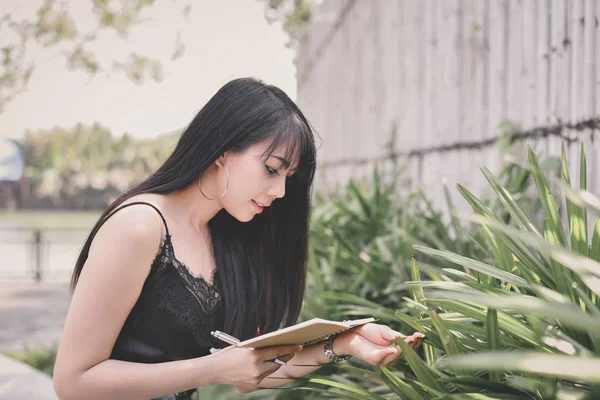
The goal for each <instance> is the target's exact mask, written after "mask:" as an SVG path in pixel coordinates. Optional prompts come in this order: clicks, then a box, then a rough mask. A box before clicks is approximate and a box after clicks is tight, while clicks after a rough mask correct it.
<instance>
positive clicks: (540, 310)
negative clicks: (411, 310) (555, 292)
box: [427, 290, 600, 333]
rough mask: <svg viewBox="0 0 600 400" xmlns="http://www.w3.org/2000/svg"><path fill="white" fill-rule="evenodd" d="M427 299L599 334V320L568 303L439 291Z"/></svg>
mask: <svg viewBox="0 0 600 400" xmlns="http://www.w3.org/2000/svg"><path fill="white" fill-rule="evenodd" d="M427 296H428V298H429V299H432V300H435V299H446V300H454V301H461V302H464V303H468V304H479V305H481V306H485V307H491V308H495V309H499V310H504V311H506V310H513V311H517V312H521V313H527V314H528V315H531V316H538V317H545V318H551V319H557V320H559V321H560V322H561V323H564V324H566V325H567V326H571V327H574V328H578V329H581V330H584V331H586V330H590V331H592V332H598V333H600V320H598V319H596V318H594V317H593V316H591V315H590V314H587V313H585V312H583V311H582V310H581V308H579V307H577V306H575V305H573V304H570V303H554V302H553V303H551V302H548V301H544V300H541V299H538V298H537V297H533V296H525V295H518V294H515V295H507V296H495V295H488V294H483V293H481V294H474V293H457V292H445V291H440V290H435V291H429V292H428V293H427Z"/></svg>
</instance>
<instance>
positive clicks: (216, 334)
mask: <svg viewBox="0 0 600 400" xmlns="http://www.w3.org/2000/svg"><path fill="white" fill-rule="evenodd" d="M210 334H211V335H213V336H214V337H216V338H217V339H219V340H221V341H223V342H225V343H228V344H231V345H234V346H235V345H237V344H238V343H239V342H240V340H239V339H236V338H234V337H233V336H231V335H228V334H226V333H225V332H221V331H211V332H210ZM273 362H274V363H277V364H279V365H287V363H286V362H284V361H281V360H280V359H278V358H275V359H274V360H273Z"/></svg>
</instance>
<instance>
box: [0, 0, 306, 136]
mask: <svg viewBox="0 0 600 400" xmlns="http://www.w3.org/2000/svg"><path fill="white" fill-rule="evenodd" d="M41 3H42V0H26V1H24V0H2V1H1V2H0V13H2V15H4V14H5V13H6V10H15V9H16V10H17V12H18V13H23V14H24V15H27V14H28V15H33V13H34V12H35V11H36V10H37V8H38V6H39V5H40V4H41ZM189 3H192V4H193V7H192V12H191V14H190V21H189V22H186V21H185V20H184V18H183V17H182V15H181V10H182V8H183V7H184V6H185V5H186V4H189ZM70 4H71V6H70V7H71V9H72V14H73V15H74V16H76V17H77V20H76V23H77V24H78V26H79V24H81V25H82V26H85V22H86V21H90V18H91V12H90V11H89V10H90V9H91V5H90V4H91V1H90V0H77V1H74V0H72V1H71V2H70ZM73 4H76V7H81V8H76V7H75V6H73ZM263 10H264V2H263V1H257V0H194V1H191V0H188V1H185V0H158V1H157V4H156V5H155V6H154V7H153V8H152V10H151V12H148V13H146V14H145V17H147V18H148V19H150V20H149V21H148V22H144V23H143V24H142V25H140V26H137V27H135V28H134V29H133V30H132V33H131V35H130V37H129V39H128V40H127V42H123V41H121V40H119V39H118V38H116V35H104V36H103V37H101V39H100V40H98V41H97V42H96V43H95V44H94V47H93V49H94V50H95V52H96V54H97V55H98V57H99V58H100V59H101V61H103V62H105V63H106V64H107V65H111V64H112V61H113V59H115V58H116V59H120V60H122V59H124V57H125V56H126V55H127V54H128V51H135V52H138V53H141V54H144V55H149V56H153V57H156V58H159V59H161V60H164V63H163V67H164V70H165V77H164V79H163V81H162V82H161V83H155V82H154V81H152V80H147V81H146V82H145V83H144V84H143V86H139V85H136V84H135V83H133V82H132V81H130V80H128V78H126V77H125V75H124V74H122V73H121V74H119V73H115V72H111V73H110V74H102V73H101V74H98V75H96V76H94V77H92V78H90V77H89V75H87V74H86V73H84V72H73V71H69V70H67V69H66V66H65V63H64V61H63V59H61V58H59V57H56V56H53V54H55V52H53V53H48V52H47V51H42V50H40V51H32V52H31V54H32V55H33V57H35V60H36V64H37V67H36V70H35V71H34V74H33V76H32V78H31V81H30V83H29V86H28V90H27V91H26V92H25V93H23V94H21V95H19V97H17V98H16V99H15V100H13V101H12V102H10V103H9V104H8V105H7V107H6V108H5V111H4V112H3V113H2V114H0V135H1V136H4V137H6V138H19V137H22V135H23V133H24V132H25V131H26V130H37V129H47V128H52V127H55V126H63V127H72V126H74V125H75V124H76V123H78V122H82V123H84V124H87V125H89V124H92V123H94V122H99V123H101V124H103V125H104V126H107V127H108V128H109V129H110V130H111V131H112V133H113V135H116V136H120V135H121V134H122V133H124V132H129V133H131V134H132V135H134V136H137V137H154V136H156V135H157V134H160V133H163V132H167V131H171V130H173V129H178V128H182V127H184V126H185V125H187V124H188V123H189V122H190V121H191V119H192V118H193V116H194V115H195V113H196V112H197V111H198V110H199V109H200V108H202V106H203V105H204V104H205V103H206V101H208V99H209V98H210V97H211V96H212V95H213V94H214V93H215V92H216V91H217V90H218V88H219V87H221V86H222V85H223V84H224V83H225V82H227V81H228V80H230V79H233V78H236V77H242V76H254V77H257V78H260V79H263V80H264V81H266V82H267V83H270V84H274V85H276V86H278V87H280V88H281V89H282V90H283V91H285V92H286V93H287V94H288V95H289V96H290V97H291V98H292V99H295V97H296V77H295V71H296V70H295V67H294V65H293V57H294V53H293V51H292V50H291V49H289V48H287V47H285V43H286V40H287V36H286V34H285V33H284V32H283V30H282V29H281V26H280V25H276V24H273V25H270V24H269V23H268V22H267V21H266V20H265V18H264V15H263ZM178 30H179V31H181V34H182V38H183V41H184V43H185V45H186V52H185V55H184V56H183V57H182V58H180V59H179V60H177V61H174V62H170V61H169V57H170V55H171V53H172V51H173V49H174V47H175V46H174V43H175V37H176V34H177V31H178ZM5 39H6V38H5ZM5 39H2V41H4V40H5ZM2 45H4V43H3V42H2V43H0V47H1V46H2Z"/></svg>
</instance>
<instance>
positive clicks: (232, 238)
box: [71, 78, 316, 339]
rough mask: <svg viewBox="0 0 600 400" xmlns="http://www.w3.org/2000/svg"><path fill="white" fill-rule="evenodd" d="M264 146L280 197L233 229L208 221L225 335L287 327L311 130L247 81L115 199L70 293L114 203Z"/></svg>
mask: <svg viewBox="0 0 600 400" xmlns="http://www.w3.org/2000/svg"><path fill="white" fill-rule="evenodd" d="M263 140H270V146H269V147H268V150H267V152H266V154H265V155H264V156H265V159H266V158H267V157H268V156H269V155H270V154H271V152H273V151H274V150H275V149H282V148H283V149H285V152H284V156H285V158H286V159H288V160H289V161H290V162H291V163H292V165H296V164H297V166H298V167H297V171H296V173H295V174H294V175H293V176H291V177H289V178H287V179H286V187H285V189H286V195H285V196H284V197H283V198H281V199H278V200H277V201H275V202H273V204H272V205H271V207H268V208H266V209H265V210H264V211H263V213H262V214H259V215H256V216H255V217H254V219H253V220H252V221H250V222H247V223H241V222H239V221H238V220H237V219H235V218H234V217H232V216H231V215H230V214H229V213H228V212H227V211H226V210H224V209H223V210H221V211H219V212H218V213H217V215H216V216H215V217H214V218H212V219H211V220H210V221H209V224H208V227H209V230H210V237H211V239H212V246H213V254H214V257H215V263H216V268H217V271H218V274H217V276H218V277H219V278H218V279H220V282H219V283H220V285H221V290H222V299H223V311H224V316H225V318H224V327H223V329H224V330H225V331H226V332H231V333H232V334H233V335H235V336H237V337H240V338H243V339H246V338H250V337H253V336H255V335H256V332H257V329H260V332H261V333H266V332H271V331H273V330H276V329H279V328H280V327H281V326H289V325H292V324H294V323H295V321H296V320H297V318H298V315H299V313H300V308H301V306H302V301H303V297H304V289H305V283H306V265H307V259H308V229H309V226H308V225H309V207H310V197H311V187H312V181H313V177H314V172H315V168H316V148H315V141H314V136H313V130H312V129H311V127H310V124H309V122H308V121H307V120H306V118H305V117H304V115H303V114H302V112H301V111H300V109H299V108H298V107H297V106H296V104H295V103H294V102H293V101H292V100H291V99H290V98H289V97H288V96H287V95H286V94H285V93H284V92H283V91H281V90H280V89H278V88H277V87H275V86H271V85H267V84H265V83H263V82H261V81H259V80H256V79H253V78H240V79H235V80H232V81H230V82H228V83H226V84H225V85H224V86H223V87H222V88H221V89H219V91H218V92H217V93H216V94H215V95H214V96H213V97H212V98H211V99H210V100H209V101H208V103H207V104H206V105H205V106H204V107H203V108H202V109H201V110H200V111H199V112H198V114H197V115H196V116H195V117H194V119H193V120H192V122H191V123H190V125H189V126H188V127H187V128H186V129H185V130H184V132H183V133H182V135H181V138H180V139H179V142H178V143H177V146H176V147H175V150H174V151H173V153H172V154H171V155H170V156H169V158H168V159H167V160H166V161H165V163H164V164H163V165H162V166H161V167H160V168H159V169H158V170H157V171H156V172H154V173H153V174H152V175H150V176H149V177H148V178H147V179H146V180H144V181H143V182H142V183H140V184H139V185H137V186H135V187H133V188H132V189H130V190H129V191H127V192H126V193H124V194H123V195H121V196H120V197H119V198H117V199H116V200H115V201H114V202H113V203H112V204H110V206H109V207H108V208H107V209H106V210H105V211H104V213H103V214H102V215H101V216H100V219H99V220H98V222H97V223H96V225H95V226H94V228H93V229H92V231H91V233H90V236H89V237H88V238H87V240H86V242H85V244H84V246H83V248H82V250H81V253H80V255H79V258H78V259H77V263H76V265H75V270H74V271H73V275H72V279H71V287H72V289H75V286H76V285H77V281H78V279H79V276H80V274H81V270H82V269H83V266H84V264H85V262H86V260H87V257H88V252H89V249H90V245H91V242H92V239H93V236H94V235H95V233H96V231H97V230H98V229H99V227H100V222H101V221H102V220H103V219H104V218H105V217H106V216H107V215H108V214H109V213H110V212H111V211H113V210H114V209H115V208H117V207H118V206H119V205H120V204H121V203H123V202H124V201H126V200H127V199H129V198H131V197H132V196H135V195H138V194H142V193H159V194H166V193H170V192H174V191H177V190H180V189H183V188H185V187H187V186H188V185H190V184H191V183H193V182H194V181H195V180H196V179H198V177H199V176H200V175H201V174H202V172H203V171H205V170H206V169H207V168H208V167H209V166H210V165H211V164H212V163H214V162H215V161H216V160H217V158H218V157H219V156H220V155H222V154H223V153H224V152H225V151H227V150H231V151H233V152H237V151H243V150H245V149H246V148H248V146H250V145H252V144H254V143H258V142H261V141H263Z"/></svg>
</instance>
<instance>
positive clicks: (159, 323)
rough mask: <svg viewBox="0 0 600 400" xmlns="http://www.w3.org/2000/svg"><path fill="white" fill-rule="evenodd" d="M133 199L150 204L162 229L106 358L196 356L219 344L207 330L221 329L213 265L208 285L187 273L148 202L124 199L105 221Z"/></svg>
mask: <svg viewBox="0 0 600 400" xmlns="http://www.w3.org/2000/svg"><path fill="white" fill-rule="evenodd" d="M134 204H146V205H148V206H150V207H152V208H154V209H155V210H156V211H157V212H158V213H159V215H160V217H161V219H162V221H163V223H164V224H165V231H166V234H165V237H164V238H163V240H162V243H161V246H160V248H159V251H158V253H157V254H156V257H155V258H154V261H153V262H152V266H151V269H150V273H149V274H148V277H147V278H146V281H145V283H144V286H143V288H142V291H141V293H140V296H139V298H138V300H137V302H136V303H135V305H134V306H133V308H132V310H131V312H130V313H129V316H128V317H127V320H126V321H125V324H124V325H123V328H122V329H121V332H120V334H119V336H118V338H117V340H116V342H115V345H114V348H113V350H112V353H111V357H110V358H111V359H115V360H122V361H132V362H140V363H159V362H166V361H175V360H182V359H189V358H195V357H201V356H205V355H208V354H210V351H209V350H210V348H211V347H215V348H220V347H223V344H222V343H220V342H218V341H217V340H216V339H214V338H213V337H212V336H211V334H210V331H211V330H222V324H223V315H222V314H223V313H222V306H221V294H220V290H219V279H218V276H217V272H216V270H215V271H213V276H212V279H211V281H212V282H213V284H212V285H211V284H209V283H208V282H207V281H206V280H205V279H204V278H202V277H201V276H195V275H194V274H192V272H191V271H190V270H189V268H188V267H187V266H186V265H185V264H184V263H182V262H181V261H179V260H178V259H177V257H176V256H175V252H174V250H173V244H172V243H171V235H170V234H169V228H168V227H167V222H166V220H165V218H164V217H163V215H162V213H161V212H160V210H158V208H156V207H155V206H154V205H152V204H150V203H145V202H132V203H129V204H125V205H123V206H121V207H118V208H117V209H115V210H114V211H113V212H112V213H110V214H109V215H107V216H106V218H105V219H104V221H106V219H108V218H110V216H112V215H113V214H114V213H115V212H117V211H118V210H120V209H122V208H125V207H128V206H132V205H134ZM104 221H103V222H104ZM103 222H102V223H103Z"/></svg>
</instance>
